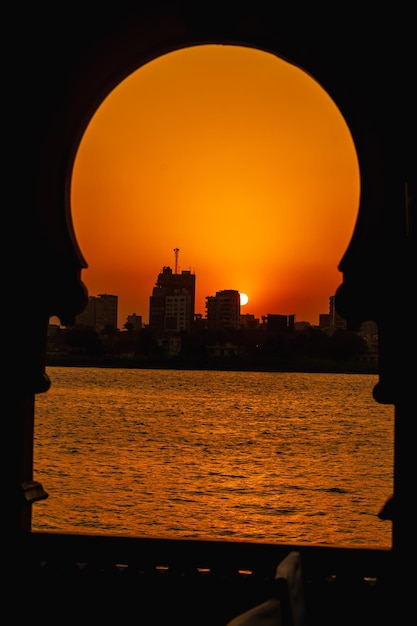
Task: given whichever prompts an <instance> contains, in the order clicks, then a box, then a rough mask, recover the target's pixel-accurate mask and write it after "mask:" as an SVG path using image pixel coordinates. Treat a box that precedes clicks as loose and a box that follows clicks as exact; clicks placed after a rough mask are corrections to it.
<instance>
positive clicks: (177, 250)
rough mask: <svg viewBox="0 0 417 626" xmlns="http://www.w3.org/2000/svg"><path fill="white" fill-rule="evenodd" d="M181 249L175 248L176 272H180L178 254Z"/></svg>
mask: <svg viewBox="0 0 417 626" xmlns="http://www.w3.org/2000/svg"><path fill="white" fill-rule="evenodd" d="M179 251H180V249H179V248H174V254H175V271H174V274H178V254H179Z"/></svg>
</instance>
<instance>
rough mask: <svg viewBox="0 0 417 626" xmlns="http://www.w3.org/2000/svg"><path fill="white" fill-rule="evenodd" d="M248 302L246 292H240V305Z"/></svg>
mask: <svg viewBox="0 0 417 626" xmlns="http://www.w3.org/2000/svg"><path fill="white" fill-rule="evenodd" d="M248 302H249V298H248V296H247V295H246V293H241V294H240V306H245V304H247V303H248Z"/></svg>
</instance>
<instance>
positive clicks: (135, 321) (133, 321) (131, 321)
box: [125, 313, 142, 330]
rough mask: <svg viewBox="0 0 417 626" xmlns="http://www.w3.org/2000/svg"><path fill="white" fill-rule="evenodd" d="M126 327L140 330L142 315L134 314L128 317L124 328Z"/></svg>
mask: <svg viewBox="0 0 417 626" xmlns="http://www.w3.org/2000/svg"><path fill="white" fill-rule="evenodd" d="M126 325H128V327H129V328H131V329H132V330H140V329H141V328H142V315H136V313H132V314H131V315H128V316H127V318H126V324H125V326H126Z"/></svg>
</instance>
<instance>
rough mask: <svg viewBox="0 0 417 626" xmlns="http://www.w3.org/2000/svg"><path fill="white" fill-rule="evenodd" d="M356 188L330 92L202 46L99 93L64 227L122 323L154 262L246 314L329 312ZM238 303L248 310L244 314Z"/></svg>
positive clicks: (199, 293) (252, 53) (279, 64)
mask: <svg viewBox="0 0 417 626" xmlns="http://www.w3.org/2000/svg"><path fill="white" fill-rule="evenodd" d="M359 195H360V175H359V167H358V160H357V156H356V152H355V146H354V143H353V140H352V136H351V134H350V131H349V129H348V127H347V125H346V122H345V120H344V118H343V116H342V114H341V112H340V110H339V109H338V108H337V106H336V104H335V103H334V101H333V100H332V99H331V98H330V96H329V95H328V94H327V93H326V92H325V91H324V89H323V88H322V87H321V86H320V85H319V84H318V83H317V82H316V81H315V79H313V78H312V77H311V76H309V75H308V74H307V73H306V72H304V71H303V70H302V69H300V68H298V67H296V66H294V65H292V64H290V63H288V62H287V61H284V60H282V59H280V58H278V57H277V56H275V55H273V54H271V53H269V52H265V51H262V50H259V49H254V48H248V47H242V46H232V45H221V46H220V45H203V46H193V47H189V48H183V49H180V50H176V51H174V52H170V53H168V54H165V55H163V56H161V57H159V58H156V59H154V60H153V61H151V62H149V63H147V64H146V65H143V66H142V67H140V68H139V69H137V70H136V71H135V72H133V73H132V74H131V75H130V76H128V77H127V78H126V79H124V80H123V81H122V82H121V83H120V84H119V85H118V86H117V87H116V88H115V89H113V91H112V92H111V93H110V94H109V95H108V96H107V97H106V98H105V100H104V101H103V102H102V104H101V105H100V106H99V108H98V109H97V111H96V113H95V114H94V116H93V117H92V119H91V121H90V123H89V125H88V126H87V128H86V131H85V133H84V135H83V138H82V140H81V142H80V145H79V149H78V152H77V155H76V158H75V162H74V168H73V173H72V182H71V212H72V219H73V223H74V230H75V233H76V237H77V240H78V242H79V244H80V248H81V250H82V253H83V255H84V256H85V258H86V261H87V263H88V269H86V270H84V272H85V273H84V276H83V280H84V282H85V283H86V285H87V288H88V290H89V293H90V295H96V294H99V293H107V294H116V295H117V296H118V305H119V311H118V327H119V328H123V325H124V323H125V322H126V318H127V316H128V315H130V314H132V313H137V314H139V315H141V316H142V319H143V321H144V323H147V322H148V315H149V297H150V295H151V292H152V288H153V286H154V283H155V279H156V277H157V275H158V273H159V271H160V270H161V268H162V267H163V266H171V267H174V264H175V263H176V261H175V260H174V249H175V248H178V249H179V250H180V253H179V254H180V256H179V268H180V270H182V269H184V270H191V271H192V272H195V274H196V304H195V306H196V309H195V312H196V313H199V314H202V315H203V316H204V314H205V299H206V297H207V296H211V295H214V294H215V293H216V292H217V291H218V290H223V289H237V290H239V291H240V292H243V293H245V294H247V295H248V297H249V302H248V304H247V305H246V306H245V309H244V312H247V313H248V314H253V315H254V316H255V318H257V319H261V318H262V316H265V315H268V314H275V313H278V314H294V315H295V316H296V319H297V320H299V321H307V322H309V323H311V324H313V325H317V324H318V323H319V315H320V314H321V313H324V314H325V313H328V307H329V297H330V296H332V295H333V294H334V293H335V291H336V289H337V287H338V286H339V284H340V283H341V275H340V272H339V271H338V264H339V262H340V259H341V257H342V255H343V253H344V251H345V249H346V248H347V245H348V243H349V241H350V238H351V236H352V232H353V229H354V225H355V221H356V217H357V213H358V207H359ZM242 312H243V311H242Z"/></svg>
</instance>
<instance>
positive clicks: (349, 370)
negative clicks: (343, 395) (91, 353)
mask: <svg viewBox="0 0 417 626" xmlns="http://www.w3.org/2000/svg"><path fill="white" fill-rule="evenodd" d="M45 364H46V366H47V367H97V368H115V369H116V368H117V369H167V370H170V369H172V370H200V371H204V370H207V371H237V372H285V373H291V372H294V373H296V372H298V373H304V374H372V375H377V374H378V373H379V369H378V363H377V362H375V361H368V360H348V361H329V360H320V359H298V360H297V359H291V360H282V361H279V360H275V361H274V362H265V361H264V362H258V363H254V362H250V361H245V360H241V359H231V358H228V359H214V358H213V359H205V360H198V359H196V360H195V361H193V360H186V359H177V358H175V357H172V358H169V359H163V360H161V359H159V360H158V359H135V358H126V357H114V356H104V357H98V358H97V357H86V356H79V355H76V356H75V355H56V356H55V355H48V356H47V357H46V363H45Z"/></svg>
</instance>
